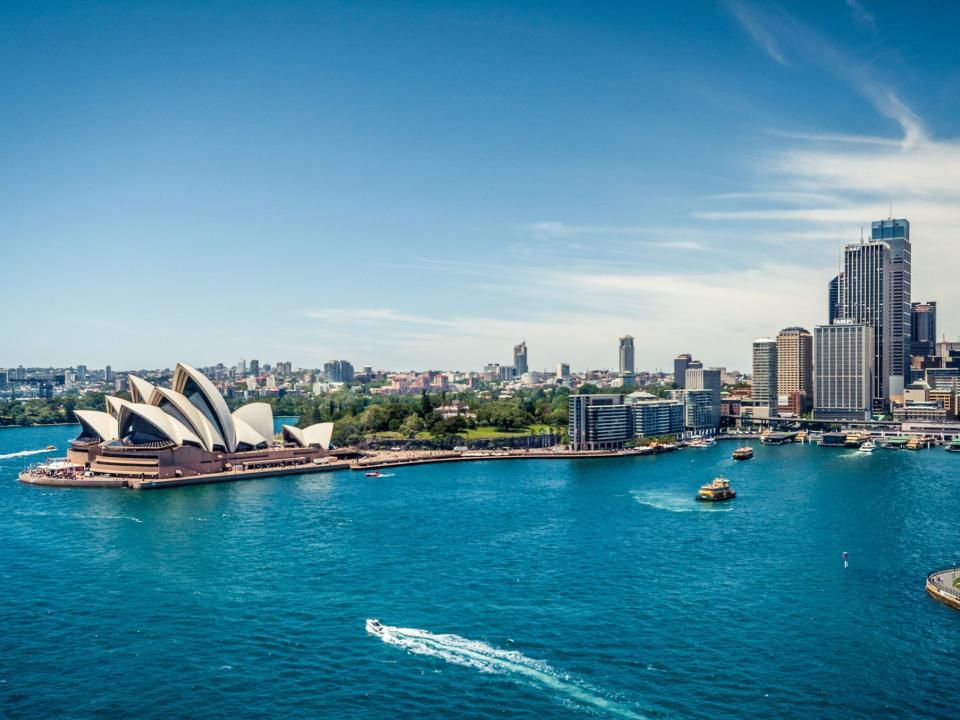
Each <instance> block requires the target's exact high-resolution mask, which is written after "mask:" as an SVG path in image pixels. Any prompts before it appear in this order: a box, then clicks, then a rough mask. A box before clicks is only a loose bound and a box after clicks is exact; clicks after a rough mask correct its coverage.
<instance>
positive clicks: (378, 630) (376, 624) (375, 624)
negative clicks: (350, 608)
mask: <svg viewBox="0 0 960 720" xmlns="http://www.w3.org/2000/svg"><path fill="white" fill-rule="evenodd" d="M367 632H368V633H370V634H371V635H376V636H377V637H383V636H384V635H386V633H387V629H386V628H385V627H384V626H383V623H382V622H380V621H379V620H377V619H376V618H370V619H368V620H367Z"/></svg>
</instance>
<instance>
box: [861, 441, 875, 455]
mask: <svg viewBox="0 0 960 720" xmlns="http://www.w3.org/2000/svg"><path fill="white" fill-rule="evenodd" d="M876 449H877V444H876V443H875V442H874V441H873V440H867V441H866V442H865V443H864V444H863V445H861V446H860V447H859V448H857V452H862V453H872V452H873V451H874V450H876Z"/></svg>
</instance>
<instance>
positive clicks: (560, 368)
mask: <svg viewBox="0 0 960 720" xmlns="http://www.w3.org/2000/svg"><path fill="white" fill-rule="evenodd" d="M568 377H570V364H569V363H563V362H562V363H557V380H566V379H567V378H568Z"/></svg>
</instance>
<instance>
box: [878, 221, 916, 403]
mask: <svg viewBox="0 0 960 720" xmlns="http://www.w3.org/2000/svg"><path fill="white" fill-rule="evenodd" d="M871 240H873V241H874V242H876V241H882V242H885V243H887V245H889V246H890V337H889V343H890V368H889V371H888V374H889V375H890V376H891V383H892V384H895V383H898V382H899V383H903V382H904V377H906V376H907V375H908V374H909V369H910V335H911V333H910V318H911V307H910V306H911V303H910V253H911V246H910V222H909V221H908V220H906V219H904V218H897V219H894V218H888V219H887V220H875V221H874V222H873V224H872V234H871ZM896 378H899V380H897V379H896ZM898 390H902V386H901V387H900V388H895V387H893V385H891V391H898ZM897 394H899V392H897Z"/></svg>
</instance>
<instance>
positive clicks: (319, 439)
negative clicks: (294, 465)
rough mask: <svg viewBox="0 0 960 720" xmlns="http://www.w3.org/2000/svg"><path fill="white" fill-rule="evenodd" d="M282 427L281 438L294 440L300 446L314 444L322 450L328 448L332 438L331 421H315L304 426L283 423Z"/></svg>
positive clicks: (288, 440) (289, 440)
mask: <svg viewBox="0 0 960 720" xmlns="http://www.w3.org/2000/svg"><path fill="white" fill-rule="evenodd" d="M282 429H283V439H284V440H285V441H287V442H295V443H297V444H298V445H300V446H301V447H310V446H311V445H316V446H317V447H321V448H323V449H324V450H329V449H330V441H331V439H332V438H333V423H332V422H325V423H317V424H316V425H311V426H309V427H305V428H298V427H295V426H293V425H284V426H283V428H282Z"/></svg>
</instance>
